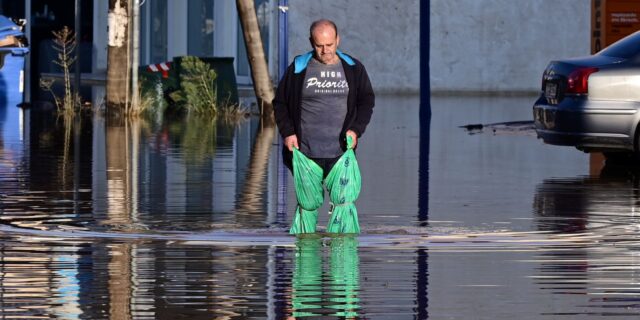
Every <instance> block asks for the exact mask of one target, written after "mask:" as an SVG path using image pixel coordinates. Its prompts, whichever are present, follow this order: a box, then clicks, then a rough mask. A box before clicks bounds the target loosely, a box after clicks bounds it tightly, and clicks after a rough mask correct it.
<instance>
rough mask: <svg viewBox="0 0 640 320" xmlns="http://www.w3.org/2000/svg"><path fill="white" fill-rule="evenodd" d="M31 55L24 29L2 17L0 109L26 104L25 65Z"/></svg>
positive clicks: (0, 37)
mask: <svg viewBox="0 0 640 320" xmlns="http://www.w3.org/2000/svg"><path fill="white" fill-rule="evenodd" d="M27 53H29V48H28V47H27V43H26V39H25V38H24V32H23V31H22V27H20V26H18V25H17V24H15V23H14V22H13V21H11V20H10V19H9V18H7V17H5V16H0V108H3V107H7V106H8V107H15V106H17V105H19V104H21V103H23V102H24V65H25V57H26V55H27Z"/></svg>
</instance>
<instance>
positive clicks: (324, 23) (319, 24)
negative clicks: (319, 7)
mask: <svg viewBox="0 0 640 320" xmlns="http://www.w3.org/2000/svg"><path fill="white" fill-rule="evenodd" d="M320 27H324V28H326V27H330V28H332V29H333V31H334V32H335V33H336V36H337V35H338V27H337V26H336V24H335V23H334V22H333V21H331V20H329V19H320V20H316V21H314V22H313V23H312V24H311V27H310V28H309V37H310V38H313V32H314V31H315V30H316V29H317V28H320Z"/></svg>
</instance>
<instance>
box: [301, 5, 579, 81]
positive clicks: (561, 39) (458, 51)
mask: <svg viewBox="0 0 640 320" xmlns="http://www.w3.org/2000/svg"><path fill="white" fill-rule="evenodd" d="M289 8H290V10H289V24H290V25H289V59H290V60H291V59H293V57H294V56H295V55H298V54H300V53H302V52H305V51H307V50H309V49H310V46H309V43H308V40H307V38H308V32H309V31H308V30H309V25H310V23H311V22H312V21H313V20H316V19H319V18H328V19H332V20H334V21H335V22H336V24H337V25H338V29H339V32H340V36H341V38H342V45H341V48H342V49H343V50H344V51H345V52H348V53H351V54H352V55H354V56H355V57H356V58H358V59H360V60H361V61H362V62H363V63H364V64H365V66H366V67H367V70H368V71H369V74H370V76H371V79H372V82H373V85H374V87H375V88H376V89H377V90H378V91H390V92H417V91H418V89H419V76H420V75H419V64H420V60H419V42H420V40H419V39H420V38H419V37H420V30H419V28H420V12H419V11H420V10H419V9H420V8H419V0H397V1H387V0H349V1H337V0H317V1H305V0H289ZM590 12H591V0H563V1H557V0H526V1H525V0H518V1H513V0H431V14H430V20H431V21H430V22H431V27H430V28H431V34H430V41H431V52H430V54H431V61H430V66H431V89H432V91H471V92H476V91H519V92H523V91H524V92H533V91H537V90H539V86H540V78H541V75H542V71H543V70H544V68H545V66H546V65H547V63H548V62H549V60H551V59H554V58H563V57H572V56H581V55H586V54H589V50H590V49H589V48H590V38H589V33H590V28H591V25H590V21H591V20H590Z"/></svg>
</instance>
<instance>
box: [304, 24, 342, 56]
mask: <svg viewBox="0 0 640 320" xmlns="http://www.w3.org/2000/svg"><path fill="white" fill-rule="evenodd" d="M309 40H310V41H311V46H312V47H313V50H314V52H315V57H316V59H318V61H320V62H322V63H324V64H334V63H338V61H339V58H338V56H337V55H336V49H337V48H338V44H340V37H339V36H337V35H336V31H335V30H334V29H333V28H332V27H331V26H329V25H320V26H318V27H316V28H315V30H313V34H312V35H311V39H309Z"/></svg>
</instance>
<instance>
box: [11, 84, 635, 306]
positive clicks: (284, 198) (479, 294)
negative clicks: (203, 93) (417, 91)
mask: <svg viewBox="0 0 640 320" xmlns="http://www.w3.org/2000/svg"><path fill="white" fill-rule="evenodd" d="M533 102H534V97H500V98H496V97H432V100H431V104H432V118H431V122H430V123H423V124H421V123H420V119H419V117H418V114H419V105H420V103H419V97H418V96H391V95H387V96H385V95H382V96H379V97H378V99H377V105H376V108H375V109H374V115H373V118H372V122H371V124H370V125H369V126H368V128H367V132H366V133H365V134H364V136H363V138H362V140H360V142H359V144H358V146H359V148H358V150H357V157H358V160H359V165H360V169H361V172H362V177H363V182H362V186H363V187H362V193H361V194H360V198H359V199H358V202H357V207H358V212H359V217H360V226H361V228H362V234H360V235H359V236H357V237H351V236H342V237H329V236H326V235H325V234H320V235H308V236H304V237H300V238H296V237H293V236H290V235H288V227H289V225H290V223H291V220H292V213H293V212H294V210H295V203H296V201H295V194H294V190H293V181H292V178H291V175H290V174H289V172H288V171H286V169H284V168H283V166H281V157H280V150H279V147H278V145H277V139H275V138H276V137H277V131H276V129H275V128H269V127H264V126H261V124H260V122H259V121H258V119H256V118H247V119H246V120H244V121H241V122H240V123H239V124H231V123H229V122H225V121H222V120H219V121H212V120H207V119H201V118H187V119H173V120H167V119H165V120H152V121H149V120H145V121H142V120H140V121H123V122H118V123H111V122H109V121H108V120H106V119H105V118H103V117H101V116H99V115H88V116H86V117H82V118H77V119H65V118H57V117H55V116H53V115H52V114H51V112H49V111H44V110H38V109H31V110H22V109H18V108H0V130H1V132H2V135H0V222H1V224H0V315H1V316H2V318H7V319H15V318H27V319H34V318H57V319H211V318H214V319H247V318H253V319H265V318H266V319H287V318H290V319H292V318H301V317H305V316H310V317H315V316H325V317H327V318H366V319H427V318H432V319H513V318H518V319H585V318H590V317H592V318H596V317H598V318H600V317H602V316H611V317H615V319H637V318H638V316H639V315H640V298H638V297H639V296H640V289H639V287H640V285H639V284H638V283H640V254H638V252H640V251H638V249H639V248H640V238H639V237H638V234H639V233H638V232H639V231H640V218H639V217H637V213H636V212H640V169H636V168H633V167H625V166H606V167H604V168H603V169H602V170H600V172H599V174H598V175H589V172H590V168H589V156H588V155H586V154H584V153H582V152H580V151H577V150H575V149H572V148H569V147H556V146H549V145H545V144H543V143H542V141H540V140H537V139H536V136H535V132H534V131H533V128H532V127H531V126H528V125H527V122H528V121H531V118H532V115H531V106H532V103H533ZM511 122H513V123H512V124H511V125H504V124H503V123H511ZM421 125H422V126H423V129H424V128H425V127H424V126H428V129H429V130H420V126H421ZM468 125H472V126H468ZM480 125H482V126H480ZM464 126H467V127H466V128H465V127H464ZM427 133H428V134H427ZM424 139H428V142H429V148H428V150H425V149H423V150H422V152H423V153H422V154H421V149H420V143H421V141H422V142H424V141H425V140H424ZM327 211H328V205H327V204H325V205H324V206H323V207H322V208H321V210H320V211H319V212H320V214H319V226H320V229H324V227H325V226H326V224H327V221H328V219H329V216H328V215H327V214H326V212H327Z"/></svg>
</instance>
